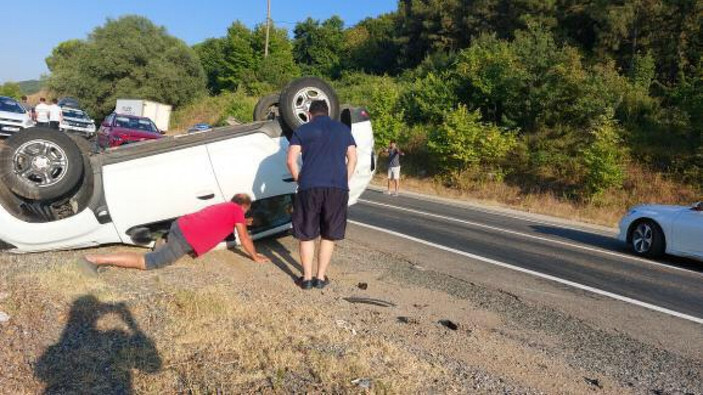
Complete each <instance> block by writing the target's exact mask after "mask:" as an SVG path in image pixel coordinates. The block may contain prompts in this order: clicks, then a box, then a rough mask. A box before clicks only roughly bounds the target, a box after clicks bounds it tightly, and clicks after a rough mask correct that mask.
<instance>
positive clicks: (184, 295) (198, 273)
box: [0, 237, 703, 394]
mask: <svg viewBox="0 0 703 395" xmlns="http://www.w3.org/2000/svg"><path fill="white" fill-rule="evenodd" d="M259 246H260V249H261V250H262V252H263V253H265V254H266V255H268V256H269V257H271V259H272V263H270V264H266V265H258V264H255V263H253V262H251V261H249V260H248V259H246V258H245V257H243V256H242V255H241V254H240V253H238V252H232V251H215V252H213V253H210V254H208V255H207V256H206V257H204V258H202V259H199V260H191V259H184V260H182V261H181V262H179V263H178V264H176V265H174V266H171V267H168V268H165V269H162V270H158V271H153V272H136V271H126V270H119V269H107V270H105V271H103V272H102V273H101V274H100V276H99V278H98V279H93V278H89V277H85V276H84V275H82V274H81V273H79V272H78V271H77V270H76V269H75V265H74V263H75V260H76V258H77V257H78V256H80V255H81V254H83V253H85V252H61V253H50V254H34V255H26V256H15V255H8V254H4V255H0V312H4V313H6V314H7V315H9V320H7V321H6V322H4V323H0V344H2V348H0V366H1V367H2V373H1V374H0V393H7V394H24V393H40V392H45V393H146V394H165V393H192V394H209V393H217V394H219V393H301V392H307V393H365V392H367V393H398V394H407V393H491V394H493V393H500V394H504V393H511V394H516V393H554V394H557V393H558V394H562V393H571V394H579V393H598V394H623V393H642V394H644V393H659V394H664V393H681V394H684V393H690V394H700V393H703V384H701V382H702V381H703V380H701V378H703V369H702V368H701V361H696V360H691V359H690V358H689V359H686V358H684V357H681V356H678V355H672V354H671V353H669V352H667V351H666V350H661V349H657V348H656V347H652V346H647V345H643V344H640V343H638V342H637V341H635V340H632V339H629V338H627V337H625V336H624V335H622V334H618V333H605V332H603V331H600V330H598V329H597V328H590V327H588V326H587V325H586V324H584V323H583V322H580V321H578V320H577V319H575V318H571V317H567V316H564V315H563V314H561V313H559V312H554V311H549V310H548V309H546V308H544V307H540V306H533V305H527V304H525V303H524V302H521V301H520V300H519V299H518V298H516V297H514V296H512V295H510V294H508V293H505V292H504V291H501V290H499V289H490V288H485V287H480V286H478V285H476V284H470V283H464V282H461V281H459V280H457V279H454V278H451V277H448V276H445V275H443V274H441V273H438V272H433V271H428V270H427V269H425V268H423V267H422V266H421V265H420V263H418V262H413V261H412V259H409V258H408V257H405V256H399V255H394V254H390V253H384V252H379V251H378V250H377V249H374V248H373V247H372V246H370V245H368V244H365V243H362V242H358V241H355V240H354V239H353V238H352V239H350V240H347V241H345V242H342V243H341V244H340V245H339V247H338V250H337V254H336V256H335V260H334V263H333V267H332V269H331V272H330V277H331V279H332V281H333V282H332V285H331V286H330V287H329V288H327V289H325V290H324V291H320V290H313V291H302V290H299V289H297V288H296V287H295V286H294V284H293V278H295V277H296V276H298V273H299V266H298V263H297V257H296V256H295V254H294V253H293V252H294V251H295V250H296V249H295V242H294V240H293V239H292V238H290V237H282V238H279V239H273V240H267V241H265V242H262V243H260V244H259ZM124 249H125V247H109V248H103V249H101V251H103V252H106V251H112V250H124ZM349 298H367V299H371V300H365V302H371V303H375V304H368V303H359V302H358V301H357V300H354V299H349ZM447 320H448V321H451V323H450V322H447ZM528 321H529V322H536V321H540V322H542V321H544V322H549V323H550V324H549V325H533V324H526V322H528ZM557 323H558V325H559V326H560V329H559V330H551V329H549V328H550V327H551V326H554V325H557ZM453 324H455V325H456V326H454V325H453ZM550 325H551V326H550ZM591 342H602V344H603V345H604V346H603V347H604V349H606V351H603V352H604V353H606V354H607V353H612V355H610V356H608V357H602V358H601V357H600V356H598V355H587V353H586V354H584V352H586V351H587V350H586V348H589V347H590V343H591ZM599 344H600V343H599ZM672 366H673V368H672Z"/></svg>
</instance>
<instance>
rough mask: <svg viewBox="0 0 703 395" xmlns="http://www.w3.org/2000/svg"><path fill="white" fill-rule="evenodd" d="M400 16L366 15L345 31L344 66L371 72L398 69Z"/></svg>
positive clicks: (389, 71) (390, 71) (395, 70)
mask: <svg viewBox="0 0 703 395" xmlns="http://www.w3.org/2000/svg"><path fill="white" fill-rule="evenodd" d="M396 31H397V16H396V14H395V13H392V14H384V15H381V16H379V17H377V18H367V19H364V20H363V21H361V22H359V23H358V24H357V25H356V26H355V27H352V28H350V29H347V30H345V32H344V53H345V54H346V57H345V59H344V60H343V62H342V63H343V68H344V69H346V70H357V71H364V72H367V73H372V74H384V73H396V72H398V57H399V55H400V47H399V45H398V43H397V37H396Z"/></svg>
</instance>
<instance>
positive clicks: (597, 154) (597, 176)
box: [583, 117, 624, 196]
mask: <svg viewBox="0 0 703 395" xmlns="http://www.w3.org/2000/svg"><path fill="white" fill-rule="evenodd" d="M590 134H591V136H590V137H591V144H590V145H589V146H588V147H587V148H586V149H585V150H584V152H583V161H584V164H585V168H586V179H585V187H586V190H587V191H588V193H589V194H590V195H591V196H597V195H600V194H602V193H604V192H605V191H607V190H608V189H610V188H615V187H621V186H622V182H623V180H624V172H623V158H624V155H623V149H622V146H621V142H622V141H621V139H620V131H619V129H618V126H617V124H616V123H615V122H614V121H613V120H612V118H610V117H603V118H601V120H599V122H597V123H596V125H595V127H594V128H593V129H592V130H591V131H590Z"/></svg>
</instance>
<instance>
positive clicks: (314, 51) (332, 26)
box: [293, 16, 344, 77]
mask: <svg viewBox="0 0 703 395" xmlns="http://www.w3.org/2000/svg"><path fill="white" fill-rule="evenodd" d="M293 35H294V39H293V54H294V57H295V60H296V62H298V64H300V65H301V66H303V67H304V69H305V71H306V72H308V73H311V74H316V75H322V76H328V77H338V76H339V74H340V71H341V70H340V67H341V61H342V58H343V57H344V53H343V49H344V21H342V19H341V18H340V17H338V16H333V17H331V18H329V19H327V20H325V21H324V22H322V23H320V21H319V20H314V19H312V18H308V19H306V20H305V21H303V22H300V23H298V24H296V25H295V29H294V30H293Z"/></svg>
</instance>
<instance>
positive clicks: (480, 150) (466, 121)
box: [427, 106, 517, 172]
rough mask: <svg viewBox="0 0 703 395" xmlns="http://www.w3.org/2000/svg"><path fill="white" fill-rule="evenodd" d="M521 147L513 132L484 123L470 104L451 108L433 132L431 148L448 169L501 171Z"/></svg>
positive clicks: (430, 142) (441, 166)
mask: <svg viewBox="0 0 703 395" xmlns="http://www.w3.org/2000/svg"><path fill="white" fill-rule="evenodd" d="M516 146H517V139H516V138H515V135H514V134H512V133H511V132H508V131H506V132H503V131H501V130H500V129H499V128H498V127H496V126H495V125H491V124H485V123H482V122H481V114H480V113H479V112H477V111H475V112H471V111H469V110H468V109H467V108H466V106H459V107H458V108H457V109H455V110H450V111H447V112H446V114H445V119H444V122H443V123H442V125H441V126H439V127H437V128H433V129H432V130H430V132H429V136H428V141H427V147H428V149H429V150H430V152H431V153H432V154H434V155H435V158H437V161H438V163H439V165H440V168H441V169H442V170H444V171H448V172H452V171H459V172H461V171H465V170H472V169H473V170H477V169H481V168H484V169H490V170H500V167H501V165H502V164H503V163H504V161H505V159H506V157H507V155H508V153H509V152H511V151H512V150H513V149H514V148H515V147H516Z"/></svg>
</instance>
